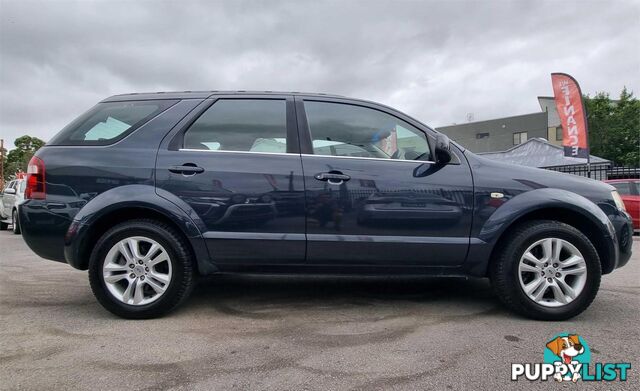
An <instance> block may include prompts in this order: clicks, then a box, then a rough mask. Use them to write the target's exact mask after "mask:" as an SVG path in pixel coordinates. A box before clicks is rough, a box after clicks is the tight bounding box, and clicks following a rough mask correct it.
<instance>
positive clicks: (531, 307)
mask: <svg viewBox="0 0 640 391" xmlns="http://www.w3.org/2000/svg"><path fill="white" fill-rule="evenodd" d="M550 237H552V238H559V239H564V240H566V241H567V242H569V243H571V244H572V245H573V246H575V247H576V248H577V249H578V250H579V251H580V253H581V254H582V256H583V258H584V260H585V263H586V267H587V277H586V283H585V286H584V288H583V290H582V292H581V293H580V294H579V295H578V297H576V298H575V299H573V301H571V302H569V303H568V304H564V305H562V306H559V307H546V306H543V305H540V304H538V303H536V302H535V301H534V300H532V299H530V298H529V297H528V296H527V295H526V294H525V292H524V290H523V288H522V287H521V285H520V280H519V276H518V264H519V262H520V258H521V257H522V255H523V254H524V252H525V251H526V250H527V248H528V247H529V246H530V245H532V244H533V243H535V242H536V241H538V240H541V239H544V238H550ZM499 245H500V246H501V247H500V248H499V250H498V251H497V257H496V258H495V259H493V260H492V264H491V267H490V271H489V277H490V278H491V284H492V286H493V289H494V292H495V293H496V295H497V296H498V298H499V299H500V301H502V303H503V304H504V305H505V306H506V307H507V308H509V309H510V310H512V311H514V312H516V313H518V314H521V315H523V316H525V317H528V318H531V319H537V320H554V321H558V320H566V319H569V318H572V317H574V316H576V315H578V314H580V313H581V312H583V311H584V310H585V309H587V307H589V305H590V304H591V302H593V299H594V298H595V297H596V294H597V293H598V289H599V287H600V278H601V276H602V268H601V265H600V258H599V256H598V252H597V251H596V249H595V247H594V246H593V244H592V243H591V242H590V241H589V239H588V238H587V237H586V236H585V235H584V234H582V232H580V231H579V230H577V229H576V228H574V227H572V226H570V225H568V224H564V223H561V222H559V221H553V220H536V221H530V222H527V223H523V224H521V225H520V226H518V227H516V228H515V229H514V230H513V232H512V233H511V234H510V235H509V236H508V237H507V238H506V240H505V241H504V242H503V243H500V244H499Z"/></svg>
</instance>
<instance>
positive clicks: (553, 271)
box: [518, 238, 587, 307]
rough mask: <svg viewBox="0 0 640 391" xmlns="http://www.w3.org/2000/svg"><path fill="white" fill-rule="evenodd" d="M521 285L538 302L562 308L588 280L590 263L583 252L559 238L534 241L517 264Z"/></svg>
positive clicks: (546, 305)
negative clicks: (586, 260)
mask: <svg viewBox="0 0 640 391" xmlns="http://www.w3.org/2000/svg"><path fill="white" fill-rule="evenodd" d="M518 277H519V280H520V287H521V288H522V290H523V291H524V293H525V294H526V295H527V297H529V299H531V300H533V301H534V302H536V303H537V304H540V305H542V306H545V307H559V306H563V305H566V304H569V303H571V302H572V301H573V300H575V299H576V298H577V297H578V296H579V295H580V293H582V290H583V289H584V286H585V284H586V281H587V264H586V262H585V260H584V257H583V256H582V254H581V253H580V251H579V250H578V249H577V248H576V247H575V246H574V245H572V244H571V243H569V242H568V241H566V240H564V239H559V238H545V239H541V240H538V241H536V242H535V243H533V244H532V245H531V246H529V248H527V250H526V251H525V252H524V254H523V255H522V257H521V258H520V262H519V263H518Z"/></svg>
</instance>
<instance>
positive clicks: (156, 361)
mask: <svg viewBox="0 0 640 391" xmlns="http://www.w3.org/2000/svg"><path fill="white" fill-rule="evenodd" d="M635 239H636V240H635V242H634V252H635V254H636V255H635V256H634V259H632V260H631V261H630V263H629V265H627V266H626V267H625V268H623V269H620V270H618V271H615V272H614V273H613V274H611V275H608V276H605V278H604V279H603V283H602V286H601V289H600V293H599V294H598V297H597V298H596V300H595V302H594V303H593V304H592V305H591V307H590V308H589V309H588V310H587V311H586V312H585V313H583V314H581V315H580V316H578V317H576V318H574V319H572V320H571V321H566V322H537V321H531V320H527V319H523V318H521V317H518V316H516V315H513V314H511V313H509V312H507V311H505V310H504V309H503V308H502V307H501V306H500V304H499V303H498V301H497V300H496V299H495V298H494V297H493V296H492V292H491V290H490V289H489V285H488V283H487V282H486V281H484V280H467V279H458V278H456V279H451V278H448V279H427V278H347V277H339V278H337V277H263V276H260V277H258V276H245V277H231V276H224V277H215V278H212V279H210V280H208V281H207V283H206V284H201V286H200V287H199V288H197V289H196V291H195V292H194V294H193V296H192V297H191V299H190V300H189V301H188V302H187V304H186V305H185V306H183V307H181V308H180V309H179V310H178V311H176V312H174V313H172V314H170V315H169V316H167V317H165V318H162V319H156V320H145V321H126V320H122V319H119V318H116V317H115V316H113V315H111V314H110V313H108V312H106V311H105V310H103V309H102V307H100V306H99V305H98V304H97V302H96V301H95V300H94V298H93V295H92V293H91V290H90V288H89V283H88V280H87V275H86V272H81V271H77V270H74V269H72V268H71V267H69V266H67V265H65V264H60V263H55V262H50V261H45V260H42V259H40V258H38V257H36V256H35V255H34V254H33V253H32V252H31V251H30V250H29V249H28V248H27V246H26V245H25V244H24V242H23V241H22V238H21V237H20V236H15V235H13V234H11V233H9V232H7V231H2V232H0V316H1V319H2V322H1V323H0V324H1V327H0V388H2V389H65V390H70V389H171V388H173V389H232V388H236V389H273V390H276V389H278V390H280V389H291V390H299V389H321V390H338V389H356V390H357V389H359V390H371V389H425V390H430V389H433V390H442V389H507V388H512V387H514V386H516V384H514V383H513V382H511V381H510V364H511V363H527V362H532V363H534V362H541V361H542V357H543V350H544V347H545V343H546V342H547V341H548V340H550V339H551V338H552V337H553V336H554V335H555V334H557V333H560V332H565V331H566V332H568V331H571V332H575V333H578V334H580V335H581V336H582V337H583V338H584V339H585V340H586V341H587V343H588V345H589V346H590V348H591V351H592V362H593V361H597V362H631V364H632V369H631V371H630V372H629V381H628V382H626V383H625V384H617V385H616V386H621V385H622V386H625V388H629V389H633V388H635V389H638V388H637V387H638V385H639V384H640V382H639V381H638V378H639V377H640V371H639V370H638V369H637V368H638V365H639V364H640V360H639V358H640V357H639V356H640V344H639V342H638V341H640V327H639V326H638V325H639V324H640V311H639V310H640V256H638V255H640V241H639V240H638V238H637V237H636V238H635ZM519 383H521V384H517V386H526V387H527V388H534V387H535V388H538V387H540V384H538V383H529V382H527V381H526V380H521V381H520V382H519ZM545 386H547V387H553V386H558V385H556V384H547V385H545ZM596 386H597V384H593V383H591V384H587V383H585V384H581V385H579V386H578V387H580V388H581V389H582V388H587V389H589V388H594V387H596ZM600 386H607V385H603V384H600ZM565 387H566V386H565Z"/></svg>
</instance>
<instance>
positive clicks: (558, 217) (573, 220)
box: [486, 208, 614, 277]
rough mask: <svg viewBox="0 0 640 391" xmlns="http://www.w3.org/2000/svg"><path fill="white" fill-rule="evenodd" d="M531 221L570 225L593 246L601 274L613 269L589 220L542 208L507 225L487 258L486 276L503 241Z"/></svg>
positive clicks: (597, 230)
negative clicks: (547, 221) (550, 221)
mask: <svg viewBox="0 0 640 391" xmlns="http://www.w3.org/2000/svg"><path fill="white" fill-rule="evenodd" d="M533 220H553V221H559V222H561V223H565V224H567V225H570V226H572V227H574V228H576V229H578V230H579V231H581V232H583V233H584V234H585V235H586V236H587V237H588V238H589V241H591V243H592V244H593V246H594V247H595V248H596V251H597V252H598V256H599V257H600V263H601V265H602V274H607V273H610V272H611V271H612V270H613V267H614V258H613V257H612V256H611V252H610V248H609V246H608V244H607V241H606V240H605V238H604V236H603V234H602V230H601V229H600V228H599V227H598V225H596V224H595V223H594V222H593V221H592V220H591V219H589V218H588V217H586V216H584V215H583V214H581V213H579V212H576V211H573V210H570V209H565V208H542V209H537V210H534V211H531V212H529V213H526V214H524V215H522V216H520V217H519V218H518V219H516V220H514V221H512V222H511V224H509V226H508V227H507V228H506V229H504V230H503V232H502V233H501V234H500V236H499V237H498V239H497V241H496V245H495V246H494V247H493V250H492V251H491V256H490V258H489V260H490V261H489V265H488V266H489V267H488V268H487V274H486V276H487V277H488V276H489V270H490V269H491V266H492V263H493V262H494V261H495V259H496V257H497V254H498V253H499V252H500V251H501V250H502V247H503V245H504V243H505V239H506V238H507V236H509V234H510V232H512V231H513V230H514V229H515V228H517V227H518V226H520V225H522V224H526V223H528V222H530V221H533Z"/></svg>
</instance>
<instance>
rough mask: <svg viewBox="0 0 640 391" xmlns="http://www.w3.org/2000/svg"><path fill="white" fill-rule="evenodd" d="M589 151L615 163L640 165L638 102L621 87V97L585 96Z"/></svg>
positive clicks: (604, 95)
mask: <svg viewBox="0 0 640 391" xmlns="http://www.w3.org/2000/svg"><path fill="white" fill-rule="evenodd" d="M585 105H586V109H587V121H588V123H589V147H590V149H591V154H592V155H596V156H600V157H602V158H605V159H608V160H611V161H613V162H615V164H617V165H625V166H633V167H640V101H638V99H637V98H635V97H634V96H633V92H630V91H628V90H627V88H626V87H625V88H623V89H622V92H621V93H620V99H618V100H611V98H610V97H609V94H608V93H605V92H599V93H597V94H596V95H595V96H594V97H593V98H591V97H589V96H585Z"/></svg>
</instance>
